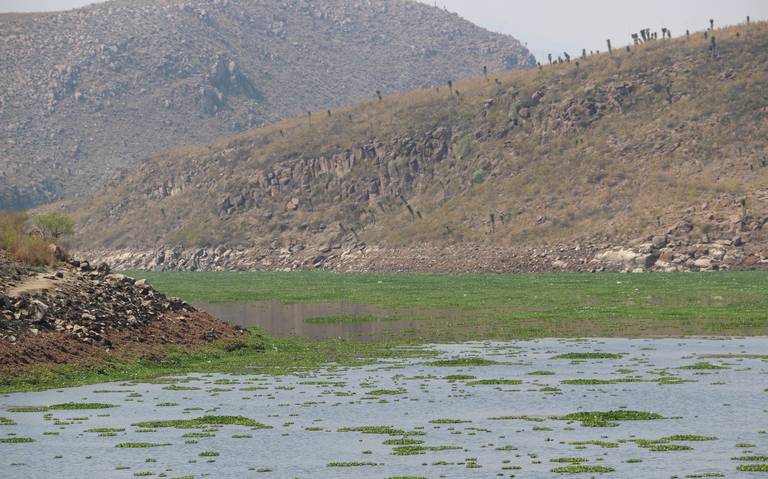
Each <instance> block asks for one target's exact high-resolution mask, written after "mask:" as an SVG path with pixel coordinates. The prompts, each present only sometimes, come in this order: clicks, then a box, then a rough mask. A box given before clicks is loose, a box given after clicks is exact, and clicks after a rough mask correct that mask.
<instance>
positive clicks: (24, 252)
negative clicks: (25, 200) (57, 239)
mask: <svg viewBox="0 0 768 479" xmlns="http://www.w3.org/2000/svg"><path fill="white" fill-rule="evenodd" d="M27 220H28V216H27V214H26V213H21V212H12V211H11V212H0V250H3V251H5V252H6V253H7V254H8V256H10V257H12V258H14V259H16V260H17V261H20V262H22V263H25V264H28V265H30V266H49V265H53V264H54V263H55V262H56V258H55V257H54V254H53V252H52V251H51V249H50V248H49V245H48V242H47V241H45V240H44V239H43V238H39V237H35V236H31V235H30V234H29V233H28V232H27V229H26V225H27Z"/></svg>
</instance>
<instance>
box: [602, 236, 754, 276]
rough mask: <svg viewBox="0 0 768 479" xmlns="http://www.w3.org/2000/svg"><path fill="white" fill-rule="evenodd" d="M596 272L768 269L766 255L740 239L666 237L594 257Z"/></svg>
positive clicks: (648, 239)
mask: <svg viewBox="0 0 768 479" xmlns="http://www.w3.org/2000/svg"><path fill="white" fill-rule="evenodd" d="M594 263H595V264H596V266H597V270H599V271H625V272H644V271H660V272H666V273H674V272H691V271H730V270H751V269H765V268H768V253H767V252H766V251H765V249H764V248H762V247H760V245H758V244H751V243H747V242H746V241H745V240H744V239H743V238H742V237H741V236H735V237H734V238H732V239H709V238H699V239H698V240H688V239H674V238H671V237H670V236H668V235H659V236H653V237H650V238H647V241H646V242H642V243H639V244H635V245H633V246H623V247H614V248H610V249H608V250H606V251H602V252H600V253H598V254H597V255H596V256H595V260H594Z"/></svg>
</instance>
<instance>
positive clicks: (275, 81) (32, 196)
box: [0, 0, 534, 209]
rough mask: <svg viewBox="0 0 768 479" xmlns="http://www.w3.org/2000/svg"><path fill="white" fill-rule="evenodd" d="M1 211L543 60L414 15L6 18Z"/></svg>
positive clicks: (0, 87)
mask: <svg viewBox="0 0 768 479" xmlns="http://www.w3.org/2000/svg"><path fill="white" fill-rule="evenodd" d="M0 58H2V68H0V209H4V208H6V209H7V208H16V209H20V208H27V207H30V206H33V205H36V204H40V203H46V202H49V201H52V200H55V199H58V198H60V197H62V196H71V195H78V194H81V193H87V192H91V191H93V190H94V189H95V188H96V187H97V186H100V185H101V184H102V183H103V180H105V179H107V178H110V177H111V176H112V175H114V173H115V171H116V169H118V168H120V167H126V166H130V165H133V164H134V163H135V162H136V161H137V160H138V159H140V158H145V157H147V156H149V155H151V154H153V153H155V152H158V151H160V150H162V149H165V148H168V147H173V146H177V145H186V144H191V143H199V142H208V141H211V140H213V139H214V138H217V137H220V136H222V135H225V134H231V133H232V132H238V131H243V130H246V129H249V128H253V127H256V126H261V125H264V124H267V123H271V122H274V121H276V120H278V119H282V118H286V117H289V116H293V115H299V114H304V113H305V112H306V111H308V110H313V111H314V110H322V111H324V110H326V109H328V108H331V109H335V108H337V107H339V106H341V105H346V104H349V103H351V102H353V101H359V100H362V99H364V98H370V97H374V96H375V95H376V92H377V91H380V92H382V93H384V94H387V93H391V92H394V91H403V90H409V89H413V88H419V87H428V86H431V85H434V84H442V83H444V82H445V81H447V80H449V79H457V78H462V77H468V76H473V75H477V74H478V73H479V72H481V71H482V69H483V67H487V68H488V69H489V71H492V72H495V71H504V70H510V69H517V68H526V67H530V66H532V65H533V64H534V59H533V57H532V56H531V55H530V53H529V52H528V51H527V50H526V49H525V48H524V47H523V46H521V44H520V43H519V42H518V41H517V40H515V39H513V38H511V37H508V36H504V35H499V34H494V33H490V32H488V31H486V30H483V29H481V28H479V27H477V26H475V25H473V24H471V23H469V22H467V21H465V20H463V19H461V18H459V17H458V16H456V15H453V14H449V13H448V12H445V11H443V10H441V9H438V8H434V7H430V6H426V5H424V4H421V3H417V2H415V1H412V0H365V1H354V2H350V1H347V0H262V1H258V2H254V1H249V0H164V1H162V2H157V1H154V0H113V1H108V2H104V3H100V4H98V5H95V6H91V7H87V8H83V9H79V10H73V11H69V12H62V13H51V14H24V15H20V14H4V15H0Z"/></svg>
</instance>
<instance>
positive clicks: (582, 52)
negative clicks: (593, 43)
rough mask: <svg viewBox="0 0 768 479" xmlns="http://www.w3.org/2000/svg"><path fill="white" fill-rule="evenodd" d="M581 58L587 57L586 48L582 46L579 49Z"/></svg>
mask: <svg viewBox="0 0 768 479" xmlns="http://www.w3.org/2000/svg"><path fill="white" fill-rule="evenodd" d="M581 59H582V60H586V59H587V49H586V48H582V49H581Z"/></svg>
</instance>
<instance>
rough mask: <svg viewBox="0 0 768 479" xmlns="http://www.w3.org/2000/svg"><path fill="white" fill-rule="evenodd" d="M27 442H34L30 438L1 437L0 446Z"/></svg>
mask: <svg viewBox="0 0 768 479" xmlns="http://www.w3.org/2000/svg"><path fill="white" fill-rule="evenodd" d="M27 442H35V440H34V439H32V438H31V437H2V438H0V444H22V443H27Z"/></svg>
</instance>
